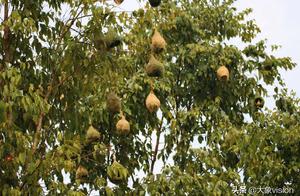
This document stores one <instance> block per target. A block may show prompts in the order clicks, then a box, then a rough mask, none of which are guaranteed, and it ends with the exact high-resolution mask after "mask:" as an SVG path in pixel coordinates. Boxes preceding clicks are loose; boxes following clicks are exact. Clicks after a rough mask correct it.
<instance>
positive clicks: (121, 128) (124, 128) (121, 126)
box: [116, 114, 130, 135]
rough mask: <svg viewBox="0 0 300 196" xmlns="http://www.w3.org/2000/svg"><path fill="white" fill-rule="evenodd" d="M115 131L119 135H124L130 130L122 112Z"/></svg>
mask: <svg viewBox="0 0 300 196" xmlns="http://www.w3.org/2000/svg"><path fill="white" fill-rule="evenodd" d="M116 129H117V133H118V134H120V135H126V134H128V133H129V132H130V124H129V122H128V121H127V120H126V118H125V116H124V115H123V114H122V117H121V119H120V120H119V121H118V122H117V124H116Z"/></svg>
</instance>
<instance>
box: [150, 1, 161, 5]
mask: <svg viewBox="0 0 300 196" xmlns="http://www.w3.org/2000/svg"><path fill="white" fill-rule="evenodd" d="M149 3H150V5H151V7H157V6H159V5H160V3H161V0H149Z"/></svg>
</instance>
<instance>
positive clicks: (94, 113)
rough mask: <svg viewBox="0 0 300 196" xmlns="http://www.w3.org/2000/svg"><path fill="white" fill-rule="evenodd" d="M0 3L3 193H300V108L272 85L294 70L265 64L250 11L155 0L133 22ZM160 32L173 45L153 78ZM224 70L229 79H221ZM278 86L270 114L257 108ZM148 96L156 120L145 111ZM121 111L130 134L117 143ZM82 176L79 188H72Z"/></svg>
mask: <svg viewBox="0 0 300 196" xmlns="http://www.w3.org/2000/svg"><path fill="white" fill-rule="evenodd" d="M141 2H142V1H141ZM143 2H144V1H143ZM1 5H3V9H4V10H5V9H6V7H7V6H8V8H9V9H6V10H7V11H8V12H7V14H6V12H5V13H3V14H4V21H3V22H2V23H1V29H2V30H3V34H1V35H2V36H1V38H0V40H1V43H2V44H1V46H0V50H1V55H0V56H1V58H0V60H1V62H0V63H1V66H0V68H1V73H0V88H1V93H0V96H1V101H0V191H1V193H0V194H2V195H44V194H49V195H58V194H61V195H87V194H90V193H91V192H92V191H96V192H97V193H98V194H101V195H125V194H127V195H145V194H146V193H149V194H150V195H161V194H164V195H231V194H232V186H239V185H242V184H245V185H246V186H248V187H249V186H257V187H259V186H270V187H284V186H287V185H289V186H290V187H292V188H294V189H295V190H300V189H299V188H300V187H299V184H300V179H299V176H300V175H299V172H300V171H299V168H300V165H299V164H300V160H299V154H300V146H299V141H300V138H299V137H300V132H299V131H300V124H299V122H300V116H299V112H300V107H299V100H297V99H296V98H295V97H293V96H289V95H288V93H287V90H286V89H283V88H282V87H284V81H283V80H282V78H281V75H280V71H281V70H282V69H292V68H293V67H294V66H295V64H294V63H293V62H292V61H291V59H290V58H288V57H283V58H277V57H275V56H274V55H272V54H269V53H268V52H267V51H268V46H267V44H266V42H265V41H264V40H262V41H259V42H257V43H254V41H253V39H254V38H255V37H256V35H257V33H259V32H260V30H259V28H258V27H257V25H256V24H255V22H254V21H252V20H250V21H249V20H246V18H247V15H248V14H249V13H250V12H251V10H250V9H246V10H244V11H241V12H238V11H237V10H236V8H235V7H234V1H233V0H226V1H218V0H193V1H190V0H173V1H162V3H161V4H160V5H159V6H158V7H157V8H152V7H151V6H150V4H149V3H147V4H146V5H145V7H143V8H140V9H138V10H135V11H133V12H123V11H121V12H119V11H116V9H115V8H114V7H115V4H114V3H113V2H112V1H96V0H76V1H75V0H74V1H70V0H65V1H64V0H60V1H54V0H38V1H27V0H20V1H19V0H18V1H16V0H12V1H6V0H4V1H1ZM141 5H143V4H141ZM1 14H2V13H1ZM155 29H157V30H158V31H159V32H160V34H161V35H162V36H163V38H164V39H165V41H166V43H167V45H166V48H164V50H161V51H160V53H157V54H155V58H156V59H157V60H158V61H159V62H161V64H159V65H160V66H163V69H164V74H161V75H159V76H161V77H149V76H148V75H147V73H146V71H145V67H146V65H147V64H148V62H149V59H150V58H151V55H152V52H153V48H151V37H152V36H153V34H154V32H155ZM233 38H235V39H236V40H239V41H240V42H243V45H245V47H244V48H240V47H238V46H236V45H233V44H232V43H233V42H232V39H233ZM8 46H9V47H8ZM272 49H277V47H276V46H273V47H272ZM220 66H226V67H227V68H228V70H229V72H230V77H229V78H230V79H229V81H227V82H224V81H221V80H219V79H218V78H217V74H216V72H217V69H218V68H219V67H220ZM274 84H278V86H276V87H275V95H274V100H276V106H277V108H275V109H273V110H272V111H270V110H268V109H265V108H263V107H257V105H256V98H257V97H262V99H263V98H266V97H267V96H268V92H267V90H266V89H267V86H268V85H274ZM152 89H154V92H155V95H156V96H157V98H158V99H159V101H160V103H161V106H160V110H159V111H158V112H157V113H155V112H154V113H150V112H149V111H148V110H147V108H146V104H145V99H146V97H147V96H148V94H149V92H150V91H151V90H152ZM280 89H281V90H282V91H281V90H280ZM112 92H114V93H115V95H116V96H118V98H117V99H118V101H120V102H118V103H117V109H116V110H114V111H112V110H111V109H109V106H108V105H109V103H110V101H111V99H109V96H108V95H110V93H112ZM119 111H122V112H123V113H124V115H125V116H126V120H127V121H128V122H129V123H130V132H129V133H128V135H119V134H118V133H117V130H116V123H117V122H118V120H119V119H120V116H119V113H118V112H119ZM90 126H93V127H94V128H95V129H96V130H97V131H98V132H97V133H95V132H94V133H93V134H94V135H93V137H87V130H88V128H89V127H90ZM99 135H100V137H99ZM79 166H82V167H84V168H86V169H87V171H88V176H87V177H86V178H85V179H84V180H78V179H76V171H77V169H78V168H79ZM152 169H154V171H152ZM93 193H95V192H93Z"/></svg>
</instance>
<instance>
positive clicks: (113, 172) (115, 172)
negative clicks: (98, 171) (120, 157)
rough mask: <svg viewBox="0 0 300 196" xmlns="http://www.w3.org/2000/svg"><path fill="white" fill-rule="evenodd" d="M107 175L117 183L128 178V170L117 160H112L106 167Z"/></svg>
mask: <svg viewBox="0 0 300 196" xmlns="http://www.w3.org/2000/svg"><path fill="white" fill-rule="evenodd" d="M107 175H108V178H109V180H110V181H111V182H113V183H115V184H119V183H121V182H124V181H126V180H127V179H128V170H127V169H126V168H125V167H124V166H123V165H121V164H120V163H118V162H117V161H114V162H113V164H111V165H110V166H108V167H107Z"/></svg>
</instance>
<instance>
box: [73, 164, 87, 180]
mask: <svg viewBox="0 0 300 196" xmlns="http://www.w3.org/2000/svg"><path fill="white" fill-rule="evenodd" d="M88 174H89V173H88V171H87V169H86V168H85V167H83V166H81V165H80V166H79V167H78V168H77V170H76V179H77V180H83V179H85V178H87V177H88Z"/></svg>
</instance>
